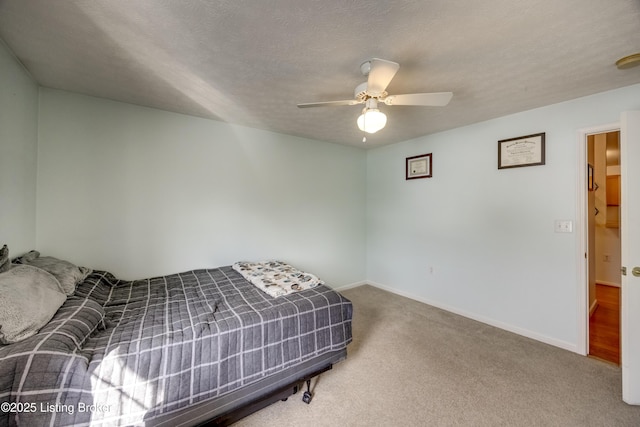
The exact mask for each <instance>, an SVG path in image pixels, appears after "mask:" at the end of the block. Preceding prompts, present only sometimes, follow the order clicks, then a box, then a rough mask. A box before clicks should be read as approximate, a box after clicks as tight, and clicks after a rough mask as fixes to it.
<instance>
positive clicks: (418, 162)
mask: <svg viewBox="0 0 640 427" xmlns="http://www.w3.org/2000/svg"><path fill="white" fill-rule="evenodd" d="M432 176H433V175H432V173H431V153H429V154H420V155H419V156H413V157H407V160H406V179H418V178H431V177H432Z"/></svg>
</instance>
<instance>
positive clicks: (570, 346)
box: [341, 280, 583, 355]
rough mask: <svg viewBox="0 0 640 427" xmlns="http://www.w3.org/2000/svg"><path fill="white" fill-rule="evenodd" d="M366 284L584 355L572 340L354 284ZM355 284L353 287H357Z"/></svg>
mask: <svg viewBox="0 0 640 427" xmlns="http://www.w3.org/2000/svg"><path fill="white" fill-rule="evenodd" d="M365 284H366V285H371V286H374V287H376V288H379V289H382V290H383V291H387V292H391V293H392V294H396V295H400V296H403V297H406V298H410V299H412V300H415V301H418V302H421V303H424V304H427V305H431V306H433V307H437V308H440V309H442V310H445V311H448V312H450V313H454V314H457V315H460V316H463V317H466V318H468V319H471V320H475V321H478V322H481V323H484V324H487V325H490V326H494V327H496V328H499V329H503V330H505V331H508V332H513V333H514V334H518V335H522V336H523V337H527V338H531V339H533V340H536V341H540V342H543V343H545V344H549V345H552V346H554V347H559V348H561V349H563V350H568V351H571V352H573V353H578V354H581V355H583V353H582V352H580V351H579V350H578V347H577V346H576V344H573V343H570V342H566V341H562V340H558V339H555V338H551V337H548V336H546V335H542V334H539V333H537V332H533V331H530V330H528V329H524V328H520V327H517V326H513V325H510V324H508V323H504V322H500V321H498V320H495V319H492V318H489V317H485V316H480V315H477V314H475V313H469V312H467V311H465V310H460V309H458V308H456V307H451V306H449V305H447V304H442V303H440V302H438V301H432V300H429V299H426V298H422V297H420V296H417V295H413V294H411V293H409V292H404V291H400V290H398V289H394V288H391V287H389V286H385V285H382V284H380V283H376V282H372V281H370V280H365V281H363V282H359V284H358V285H355V284H354V285H355V286H360V285H365ZM355 286H353V287H355ZM341 289H345V288H344V287H343V288H341Z"/></svg>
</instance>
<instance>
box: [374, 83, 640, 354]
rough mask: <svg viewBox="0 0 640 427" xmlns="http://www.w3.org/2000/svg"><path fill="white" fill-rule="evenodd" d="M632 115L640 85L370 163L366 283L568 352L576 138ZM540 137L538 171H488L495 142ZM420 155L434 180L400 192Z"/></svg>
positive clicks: (446, 135)
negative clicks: (565, 225)
mask: <svg viewBox="0 0 640 427" xmlns="http://www.w3.org/2000/svg"><path fill="white" fill-rule="evenodd" d="M631 109H640V85H635V86H630V87H626V88H622V89H619V90H614V91H610V92H605V93H601V94H597V95H593V96H589V97H585V98H581V99H576V100H573V101H569V102H564V103H561V104H556V105H550V106H547V107H543V108H539V109H536V110H531V111H526V112H522V113H519V114H514V115H510V116H506V117H501V118H499V119H495V120H490V121H487V122H483V123H478V124H475V125H471V126H466V127H462V128H458V129H454V130H451V131H449V132H443V133H439V134H435V135H430V136H425V137H422V138H417V139H415V140H411V141H405V142H402V143H399V144H395V145H391V146H387V147H381V148H378V149H374V150H370V151H368V153H367V279H368V280H371V281H373V282H375V283H377V284H379V285H381V286H384V287H388V288H390V289H392V290H393V291H395V292H398V293H401V294H404V295H407V296H410V297H413V298H416V299H419V300H422V301H425V302H428V303H430V304H433V305H436V306H440V307H443V308H446V309H448V310H451V311H454V312H457V313H460V314H464V315H466V316H469V317H472V318H475V319H478V320H481V321H484V322H487V323H491V324H494V325H496V326H500V327H503V328H505V329H509V330H512V331H514V332H518V333H521V334H524V335H527V336H530V337H533V338H536V339H539V340H542V341H546V342H549V343H552V344H554V345H558V346H560V347H564V348H567V349H571V350H574V351H575V350H578V349H577V348H576V347H575V346H576V343H577V342H578V333H579V331H578V323H577V322H578V307H577V304H578V301H579V295H580V294H581V293H584V286H585V285H584V284H583V283H579V281H578V277H577V266H578V259H577V258H576V257H577V256H578V248H579V242H580V238H581V235H580V233H582V230H584V229H585V226H584V225H583V224H581V223H580V222H579V221H581V219H580V218H577V215H578V214H577V209H578V200H579V199H578V194H579V193H578V191H582V189H578V188H577V182H578V174H582V173H586V172H585V170H583V168H582V166H579V165H578V144H579V143H580V142H579V141H578V131H579V130H580V129H585V128H589V127H594V126H600V125H605V124H609V123H615V122H617V121H619V118H620V113H621V112H622V111H624V110H631ZM425 114H427V113H425ZM539 132H545V133H546V164H545V165H543V166H532V167H523V168H514V169H502V170H498V168H497V144H498V140H502V139H508V138H515V137H518V136H523V135H530V134H534V133H539ZM582 143H584V142H582ZM424 153H433V178H425V179H416V180H410V181H405V177H404V174H405V169H404V162H405V158H406V157H410V156H415V155H418V154H424ZM579 167H580V169H579ZM556 220H572V221H573V225H574V232H573V233H555V232H554V222H555V221H556Z"/></svg>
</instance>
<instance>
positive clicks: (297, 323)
mask: <svg viewBox="0 0 640 427" xmlns="http://www.w3.org/2000/svg"><path fill="white" fill-rule="evenodd" d="M351 318H352V305H351V302H350V301H349V300H347V299H346V298H344V297H343V296H342V295H340V294H339V293H337V292H335V291H333V290H332V289H331V288H330V287H328V286H326V285H324V284H319V285H318V286H315V287H313V288H310V289H306V290H303V291H300V292H294V293H291V294H288V295H283V296H279V297H277V298H274V297H272V296H270V295H268V294H267V293H265V292H263V291H262V290H261V289H259V288H258V287H256V286H254V285H253V284H252V283H250V282H249V281H248V280H247V279H245V277H243V275H241V274H240V273H239V272H238V271H236V270H235V269H233V268H232V266H225V267H220V268H214V269H200V270H193V271H187V272H183V273H178V274H172V275H167V276H162V277H154V278H149V279H145V280H135V281H124V280H119V279H117V278H116V277H114V276H113V275H112V274H110V273H109V272H106V271H91V272H90V273H87V274H86V277H83V278H82V280H81V281H80V282H79V283H77V285H76V286H75V289H73V293H72V294H71V295H69V296H68V297H67V298H66V300H65V302H64V303H63V304H62V306H61V307H60V308H59V309H58V310H57V311H56V313H55V315H54V316H53V318H52V319H51V320H50V321H48V322H47V323H46V324H45V325H44V326H43V327H42V328H40V329H39V331H38V332H37V333H36V334H35V335H33V336H30V337H29V338H26V339H24V340H21V341H19V342H16V343H12V344H8V345H2V346H0V404H1V405H2V411H0V425H29V426H37V425H74V426H78V425H167V426H175V425H197V424H201V423H203V422H205V421H206V422H209V423H213V424H229V423H231V422H233V421H235V420H236V419H238V418H240V417H242V416H244V415H246V414H248V413H250V412H252V411H254V410H256V409H260V408H261V407H263V406H265V405H267V404H269V403H271V402H272V401H274V400H276V399H281V398H282V399H284V398H286V396H288V395H289V394H291V393H293V392H295V391H296V390H297V389H298V388H299V387H298V385H299V384H300V382H302V381H304V380H307V379H308V378H311V377H313V376H315V375H317V374H318V373H320V372H323V371H325V370H327V369H330V368H331V367H332V366H333V365H334V364H335V363H337V362H340V361H341V360H343V359H344V358H346V355H347V353H346V347H347V345H348V344H349V343H350V342H351ZM301 404H302V403H301Z"/></svg>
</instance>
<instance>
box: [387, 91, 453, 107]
mask: <svg viewBox="0 0 640 427" xmlns="http://www.w3.org/2000/svg"><path fill="white" fill-rule="evenodd" d="M452 97H453V93H451V92H434V93H408V94H405V95H389V96H387V97H386V98H385V99H384V103H385V104H387V105H421V106H425V107H444V106H445V105H447V104H448V103H449V101H451V98H452Z"/></svg>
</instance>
